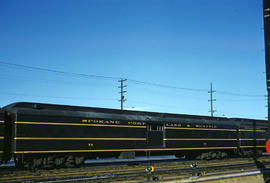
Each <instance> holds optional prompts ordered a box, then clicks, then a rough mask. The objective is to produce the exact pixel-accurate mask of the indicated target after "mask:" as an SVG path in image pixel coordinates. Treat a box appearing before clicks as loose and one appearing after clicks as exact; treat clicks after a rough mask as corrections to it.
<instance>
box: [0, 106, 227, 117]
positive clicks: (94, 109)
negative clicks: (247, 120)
mask: <svg viewBox="0 0 270 183" xmlns="http://www.w3.org/2000/svg"><path fill="white" fill-rule="evenodd" d="M27 108H29V109H31V110H33V109H37V110H38V109H39V110H42V109H44V110H60V111H82V112H105V113H115V114H123V113H124V114H133V115H152V116H156V117H185V118H186V117H188V118H193V119H212V120H225V121H226V120H229V119H228V118H223V117H210V116H199V115H188V114H174V113H159V112H149V111H133V110H132V111H131V110H123V111H122V110H119V109H110V108H97V107H84V106H70V105H59V104H46V103H33V102H16V103H12V104H9V105H7V106H5V107H4V109H27Z"/></svg>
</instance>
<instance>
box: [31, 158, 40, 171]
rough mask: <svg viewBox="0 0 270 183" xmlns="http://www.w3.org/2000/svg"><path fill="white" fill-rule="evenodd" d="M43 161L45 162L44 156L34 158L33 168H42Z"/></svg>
mask: <svg viewBox="0 0 270 183" xmlns="http://www.w3.org/2000/svg"><path fill="white" fill-rule="evenodd" d="M42 163H43V159H42V158H34V159H33V165H32V166H33V168H34V169H36V168H40V167H41V166H42Z"/></svg>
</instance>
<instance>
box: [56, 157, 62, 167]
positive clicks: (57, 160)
mask: <svg viewBox="0 0 270 183" xmlns="http://www.w3.org/2000/svg"><path fill="white" fill-rule="evenodd" d="M64 164H65V157H56V158H55V159H54V165H55V166H56V167H63V166H64Z"/></svg>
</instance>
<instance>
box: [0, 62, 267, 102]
mask: <svg viewBox="0 0 270 183" xmlns="http://www.w3.org/2000/svg"><path fill="white" fill-rule="evenodd" d="M0 64H2V65H6V66H13V67H19V68H23V69H31V70H39V71H46V72H52V73H56V74H63V75H70V76H73V77H83V78H96V79H112V80H121V77H112V76H102V75H94V74H83V73H75V72H67V71H60V70H54V69H48V68H42V67H34V66H27V65H22V64H14V63H9V62H3V61H0ZM127 80H128V81H130V82H133V83H135V84H141V85H150V86H155V87H161V88H167V89H176V90H185V91H192V92H208V90H207V89H201V88H186V87H177V86H171V85H167V84H160V83H153V82H146V81H139V80H135V79H129V78H127ZM216 92H217V93H218V94H223V95H231V96H241V97H263V96H264V95H251V94H241V93H234V92H227V91H220V90H217V91H216Z"/></svg>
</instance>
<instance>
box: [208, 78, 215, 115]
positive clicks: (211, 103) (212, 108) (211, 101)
mask: <svg viewBox="0 0 270 183" xmlns="http://www.w3.org/2000/svg"><path fill="white" fill-rule="evenodd" d="M214 92H216V91H214V90H213V88H212V82H211V83H210V91H208V93H210V100H208V102H210V105H211V110H210V111H208V112H211V116H212V117H213V116H214V112H216V111H215V110H214V106H213V102H214V101H216V99H213V93H214Z"/></svg>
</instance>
